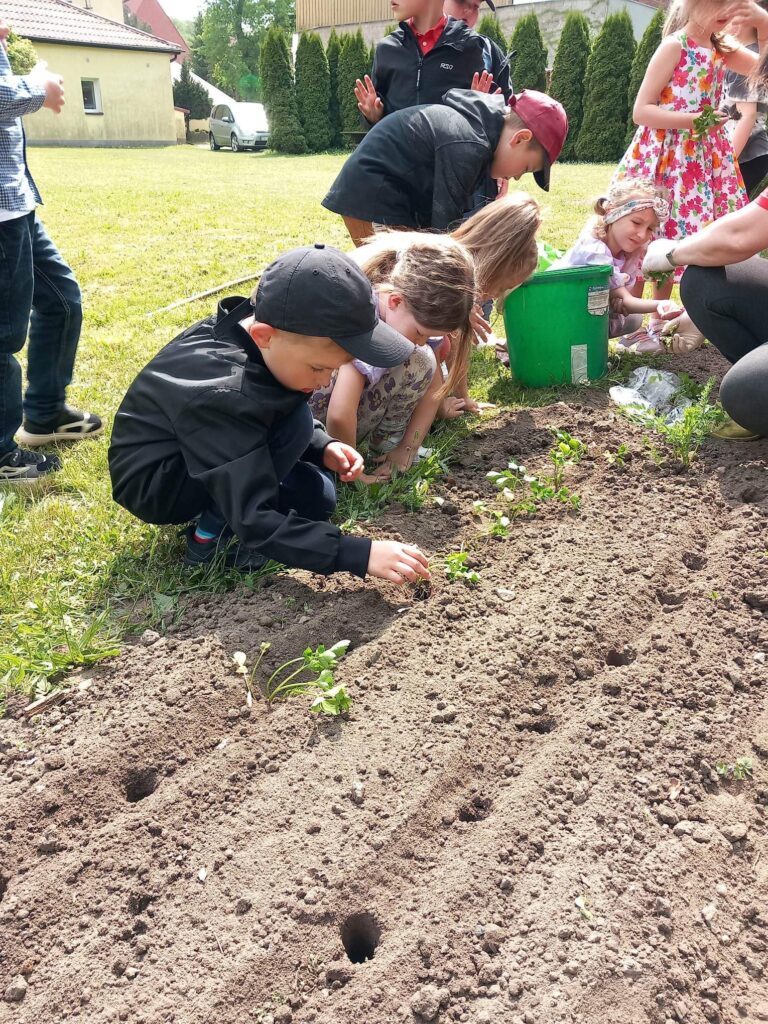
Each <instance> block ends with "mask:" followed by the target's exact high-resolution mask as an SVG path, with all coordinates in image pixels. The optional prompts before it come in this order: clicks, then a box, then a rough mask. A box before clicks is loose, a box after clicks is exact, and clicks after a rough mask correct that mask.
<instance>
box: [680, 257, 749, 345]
mask: <svg viewBox="0 0 768 1024" xmlns="http://www.w3.org/2000/svg"><path fill="white" fill-rule="evenodd" d="M680 298H681V300H682V303H683V305H684V306H685V309H686V311H687V313H688V315H689V316H690V318H691V320H693V322H694V323H695V324H696V326H697V327H698V329H699V330H700V331H701V333H702V334H703V335H704V336H705V337H706V338H709V340H710V341H711V342H712V344H713V345H715V346H716V347H717V348H718V349H719V350H720V352H722V354H723V355H724V356H725V358H726V359H727V360H728V361H729V362H731V363H736V362H738V360H739V359H742V358H743V357H744V356H745V355H747V354H748V353H749V352H751V351H752V350H753V349H755V348H758V347H759V346H760V345H762V344H763V342H765V341H768V261H766V260H764V259H762V258H761V257H759V256H755V257H753V258H752V259H749V260H745V261H744V262H743V263H734V264H732V265H731V266H729V267H688V269H687V270H686V272H685V273H684V274H683V278H682V280H681V282H680Z"/></svg>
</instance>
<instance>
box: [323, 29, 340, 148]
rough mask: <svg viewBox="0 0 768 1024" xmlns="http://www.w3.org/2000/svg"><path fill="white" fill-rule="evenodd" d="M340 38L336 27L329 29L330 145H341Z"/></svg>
mask: <svg viewBox="0 0 768 1024" xmlns="http://www.w3.org/2000/svg"><path fill="white" fill-rule="evenodd" d="M340 52H341V40H340V39H339V37H338V35H337V33H336V29H335V28H334V29H331V34H330V36H329V37H328V46H327V47H326V50H325V56H326V59H327V61H328V82H329V88H328V126H329V129H330V135H331V146H334V147H336V146H340V145H341V111H340V110H339V54H340Z"/></svg>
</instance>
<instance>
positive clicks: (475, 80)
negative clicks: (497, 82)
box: [469, 71, 501, 96]
mask: <svg viewBox="0 0 768 1024" xmlns="http://www.w3.org/2000/svg"><path fill="white" fill-rule="evenodd" d="M492 86H493V75H492V74H491V73H490V71H483V73H482V74H478V73H477V71H476V72H475V73H474V75H473V76H472V85H470V87H469V88H470V89H473V90H474V91H475V92H490V91H491V87H492ZM500 92H501V89H494V90H493V94H494V96H496V95H497V94H498V93H500Z"/></svg>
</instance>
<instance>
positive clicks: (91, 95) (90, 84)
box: [80, 78, 104, 114]
mask: <svg viewBox="0 0 768 1024" xmlns="http://www.w3.org/2000/svg"><path fill="white" fill-rule="evenodd" d="M80 85H81V86H82V90H83V109H84V110H85V112H86V114H102V113H104V111H103V110H102V109H101V89H100V88H99V80H98V78H82V79H81V80H80Z"/></svg>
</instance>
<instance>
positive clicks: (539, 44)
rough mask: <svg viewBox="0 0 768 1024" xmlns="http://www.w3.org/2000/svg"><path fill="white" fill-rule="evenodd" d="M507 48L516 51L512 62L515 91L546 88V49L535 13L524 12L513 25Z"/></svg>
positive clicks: (540, 90)
mask: <svg viewBox="0 0 768 1024" xmlns="http://www.w3.org/2000/svg"><path fill="white" fill-rule="evenodd" d="M509 49H510V50H514V51H516V56H515V60H514V62H513V64H512V68H511V72H512V80H513V81H514V83H515V92H522V90H523V89H538V90H539V92H546V89H547V50H546V47H545V46H544V40H543V39H542V38H541V29H540V28H539V19H538V18H537V17H536V15H535V14H533V13H531V14H524V15H523V16H522V18H520V20H519V21H518V23H517V24H516V25H515V31H514V32H513V33H512V39H511V41H510V43H509Z"/></svg>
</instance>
